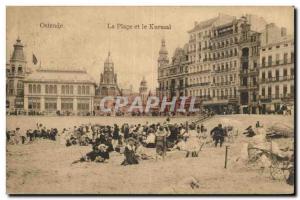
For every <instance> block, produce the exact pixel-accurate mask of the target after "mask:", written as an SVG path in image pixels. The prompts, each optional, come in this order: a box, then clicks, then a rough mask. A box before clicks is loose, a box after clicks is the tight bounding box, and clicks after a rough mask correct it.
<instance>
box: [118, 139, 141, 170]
mask: <svg viewBox="0 0 300 200" xmlns="http://www.w3.org/2000/svg"><path fill="white" fill-rule="evenodd" d="M126 143H127V145H126V146H125V150H124V156H125V159H124V161H123V162H122V163H121V165H124V166H125V165H134V164H139V161H138V159H137V156H136V155H135V150H136V146H135V145H136V143H137V141H136V140H135V139H134V138H132V137H130V138H128V139H127V140H126Z"/></svg>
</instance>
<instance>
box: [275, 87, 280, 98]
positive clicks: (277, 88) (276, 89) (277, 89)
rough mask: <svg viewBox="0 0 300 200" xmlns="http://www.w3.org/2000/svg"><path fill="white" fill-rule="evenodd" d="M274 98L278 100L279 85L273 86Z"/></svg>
mask: <svg viewBox="0 0 300 200" xmlns="http://www.w3.org/2000/svg"><path fill="white" fill-rule="evenodd" d="M275 98H276V99H278V98H279V85H276V86H275Z"/></svg>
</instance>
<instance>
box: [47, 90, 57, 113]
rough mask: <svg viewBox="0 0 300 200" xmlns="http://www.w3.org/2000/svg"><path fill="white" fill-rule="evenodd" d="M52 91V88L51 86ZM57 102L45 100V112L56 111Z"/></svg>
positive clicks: (49, 99) (51, 99)
mask: <svg viewBox="0 0 300 200" xmlns="http://www.w3.org/2000/svg"><path fill="white" fill-rule="evenodd" d="M52 90H53V86H52ZM56 109H57V102H56V99H55V98H45V110H47V111H56Z"/></svg>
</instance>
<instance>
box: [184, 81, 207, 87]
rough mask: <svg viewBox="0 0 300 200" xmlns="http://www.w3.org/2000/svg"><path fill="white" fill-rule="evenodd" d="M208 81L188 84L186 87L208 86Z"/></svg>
mask: <svg viewBox="0 0 300 200" xmlns="http://www.w3.org/2000/svg"><path fill="white" fill-rule="evenodd" d="M208 85H210V82H205V83H194V84H189V85H188V87H197V86H208Z"/></svg>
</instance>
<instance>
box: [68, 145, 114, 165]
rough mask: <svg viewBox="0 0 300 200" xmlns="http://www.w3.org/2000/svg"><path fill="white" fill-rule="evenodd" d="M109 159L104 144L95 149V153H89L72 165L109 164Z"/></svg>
mask: <svg viewBox="0 0 300 200" xmlns="http://www.w3.org/2000/svg"><path fill="white" fill-rule="evenodd" d="M108 159H109V153H108V151H107V147H106V146H105V145H104V144H100V145H99V146H98V147H94V148H93V151H91V152H89V153H87V154H86V155H85V156H83V157H81V158H80V159H79V160H76V161H74V162H73V163H72V164H75V163H78V162H91V161H92V162H107V160H108Z"/></svg>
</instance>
